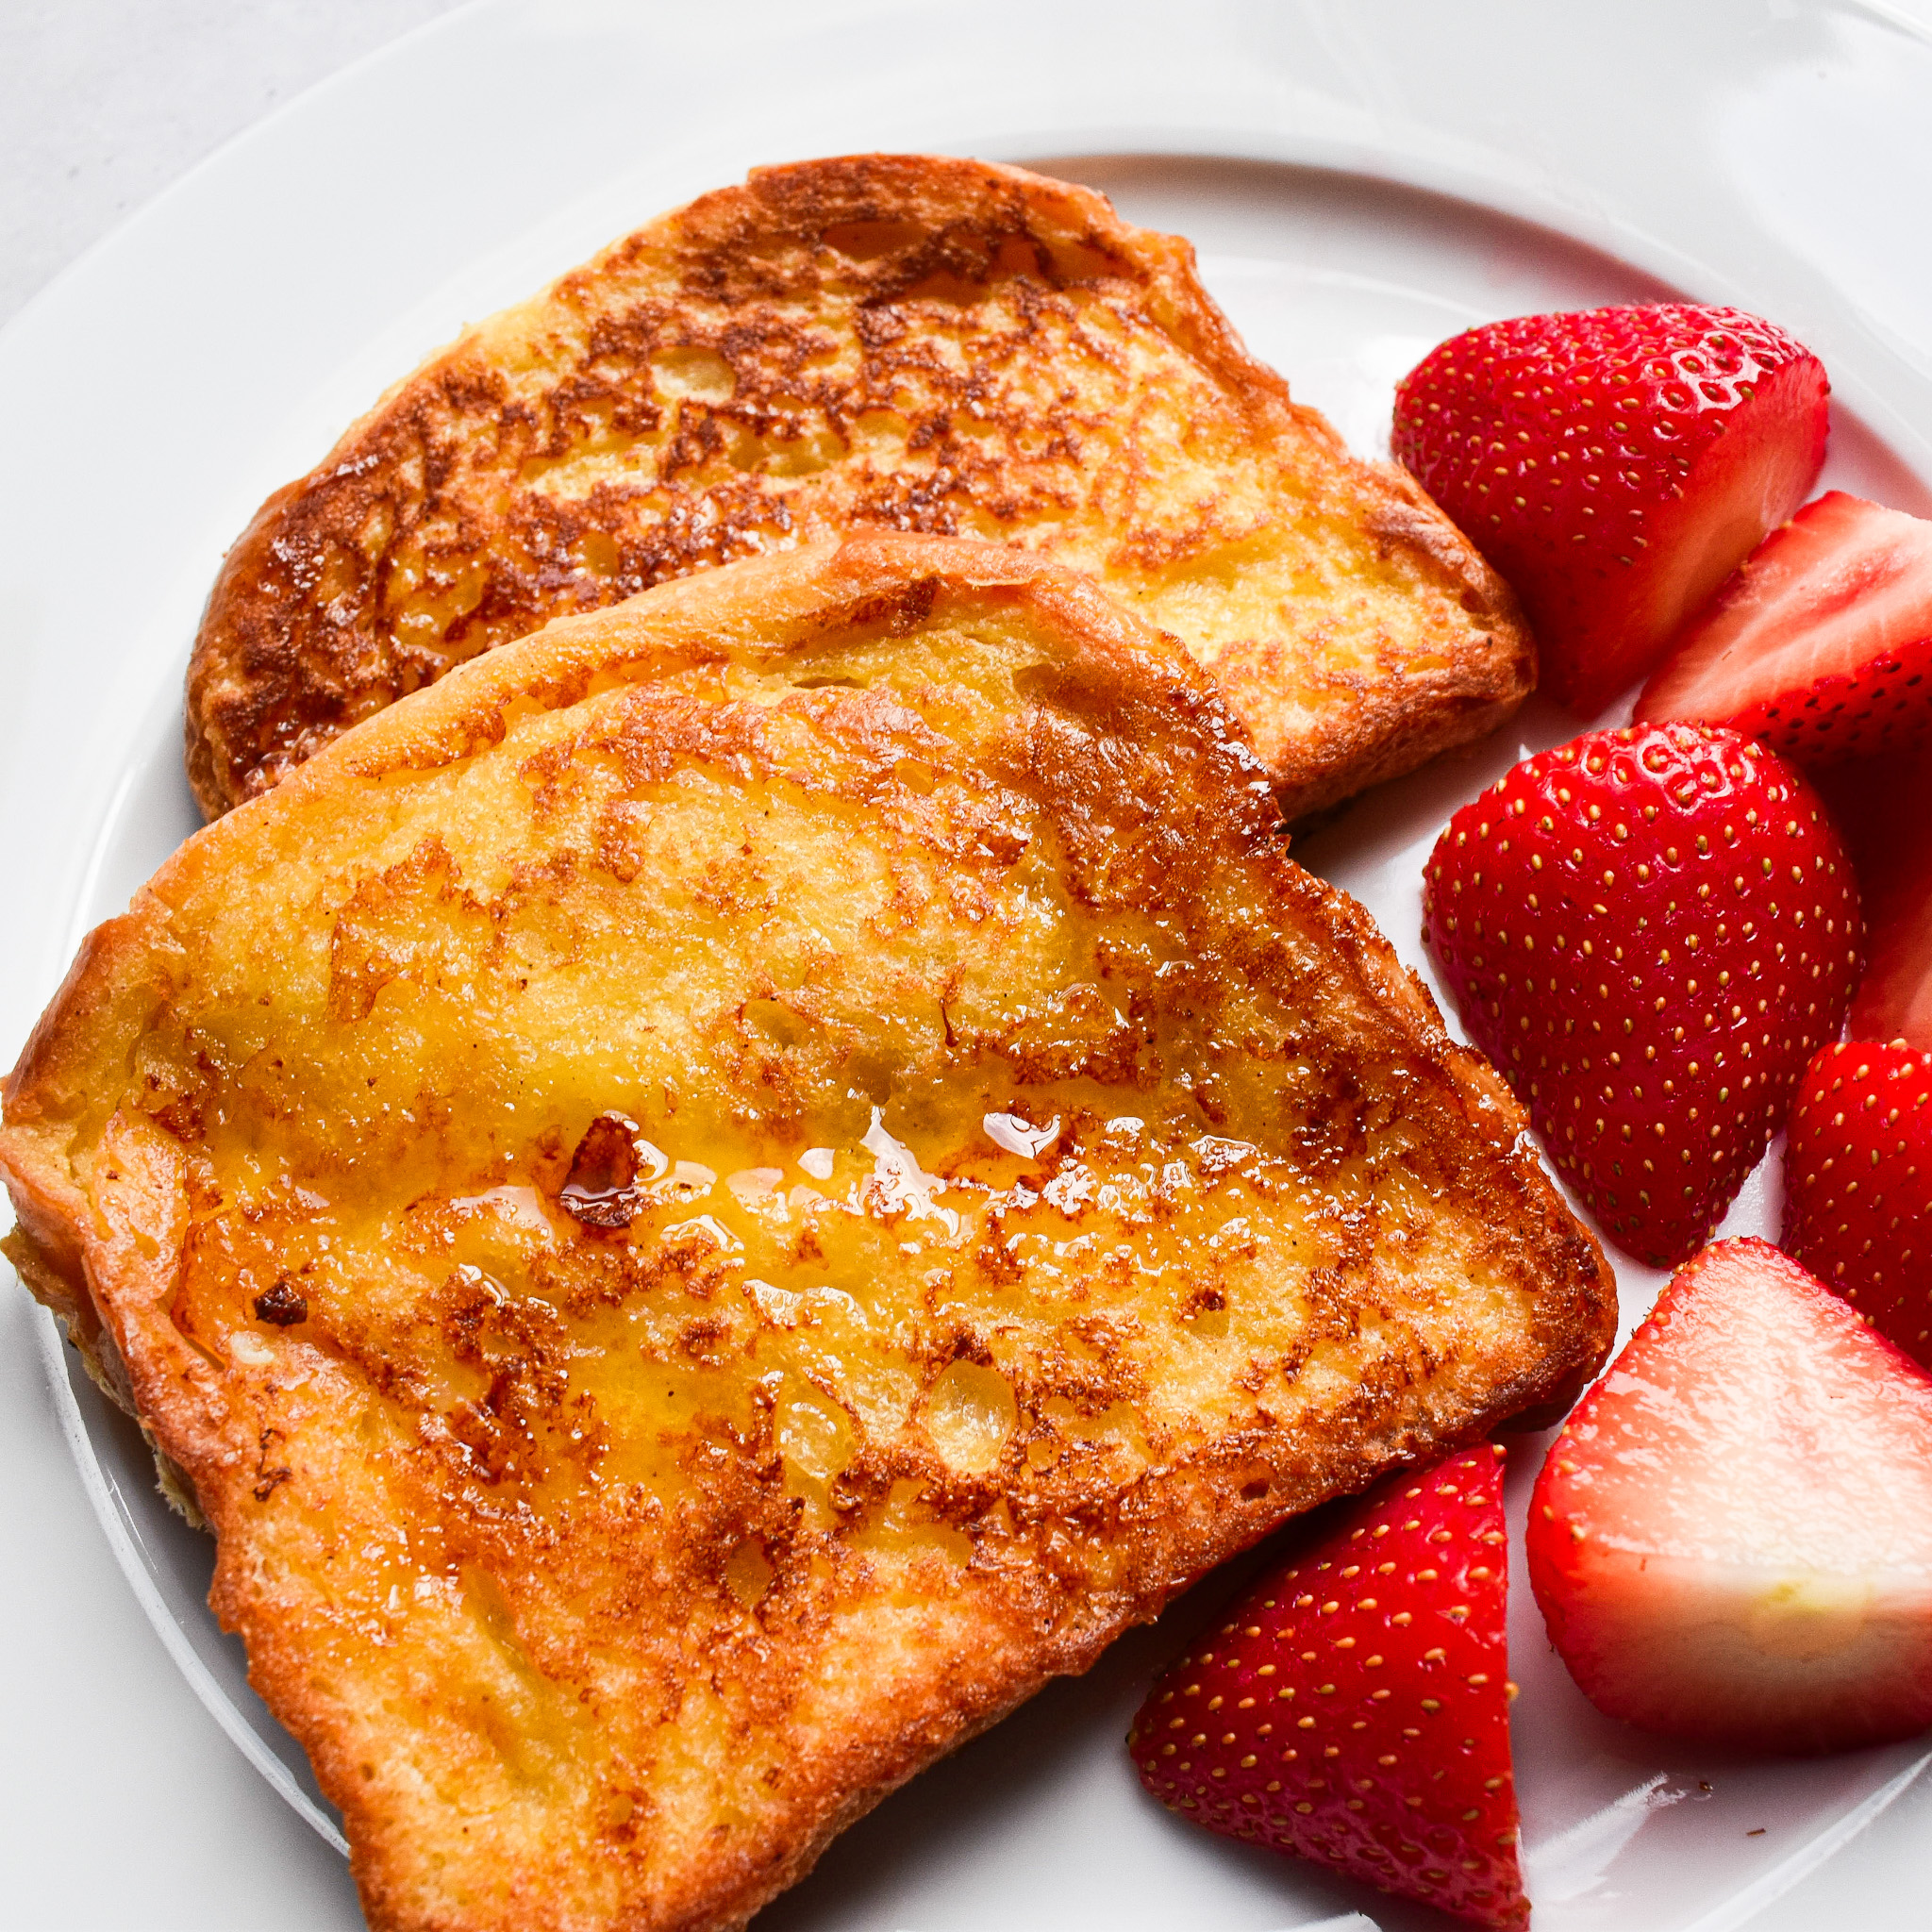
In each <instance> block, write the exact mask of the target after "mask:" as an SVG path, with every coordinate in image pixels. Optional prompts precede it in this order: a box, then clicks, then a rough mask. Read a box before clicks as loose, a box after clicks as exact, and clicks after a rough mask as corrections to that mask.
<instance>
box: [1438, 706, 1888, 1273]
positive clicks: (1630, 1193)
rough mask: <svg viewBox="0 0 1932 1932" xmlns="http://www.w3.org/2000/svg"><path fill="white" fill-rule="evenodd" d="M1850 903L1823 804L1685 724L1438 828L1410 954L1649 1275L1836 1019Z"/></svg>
mask: <svg viewBox="0 0 1932 1932" xmlns="http://www.w3.org/2000/svg"><path fill="white" fill-rule="evenodd" d="M1859 931H1860V928H1859V919H1858V895H1857V886H1856V884H1855V883H1854V880H1853V875H1852V868H1851V864H1850V861H1849V860H1848V859H1847V858H1846V856H1845V850H1844V846H1843V844H1842V842H1841V841H1840V838H1839V835H1838V833H1837V831H1836V830H1835V829H1834V827H1833V826H1832V824H1831V821H1830V819H1829V818H1828V817H1827V816H1826V814H1825V812H1824V807H1823V806H1822V805H1821V804H1820V802H1819V799H1818V796H1817V794H1816V793H1815V792H1814V791H1812V790H1811V788H1810V786H1809V785H1807V783H1806V781H1805V780H1804V778H1802V777H1801V776H1800V775H1799V774H1798V773H1796V772H1795V771H1793V770H1792V769H1791V767H1790V766H1789V765H1787V764H1786V763H1785V762H1784V761H1783V760H1782V759H1781V758H1778V757H1777V756H1776V755H1775V754H1774V753H1773V752H1770V751H1768V750H1766V749H1765V747H1764V746H1763V745H1761V744H1758V743H1757V742H1756V741H1753V740H1750V739H1745V738H1740V737H1739V736H1738V734H1737V733H1736V732H1732V731H1721V730H1715V729H1710V728H1707V727H1706V726H1702V725H1691V724H1654V725H1637V726H1631V727H1629V728H1628V729H1625V730H1622V731H1592V732H1587V733H1586V734H1585V735H1584V736H1583V737H1581V738H1578V739H1575V740H1573V741H1572V742H1570V743H1569V744H1566V745H1562V746H1560V747H1558V748H1557V750H1555V751H1547V752H1541V753H1539V754H1538V755H1537V756H1536V757H1535V758H1526V759H1524V762H1523V763H1522V764H1520V765H1518V766H1517V767H1516V768H1515V769H1514V770H1513V771H1511V772H1509V773H1508V774H1507V775H1506V776H1505V777H1503V778H1502V779H1501V780H1500V781H1499V782H1498V783H1497V784H1495V785H1493V786H1491V789H1490V790H1489V791H1485V792H1484V793H1483V794H1482V796H1481V797H1480V798H1478V799H1476V800H1475V801H1474V804H1471V805H1466V806H1464V807H1463V808H1462V809H1461V810H1460V811H1458V812H1457V814H1456V816H1455V817H1454V818H1453V819H1451V820H1450V822H1449V824H1448V827H1447V829H1446V830H1445V831H1444V832H1443V834H1442V836H1441V838H1440V839H1439V840H1438V841H1436V848H1435V851H1434V853H1433V854H1432V855H1431V856H1430V859H1429V864H1428V868H1427V872H1426V874H1425V878H1424V892H1423V939H1424V942H1425V943H1426V944H1427V945H1428V946H1429V947H1430V948H1431V949H1432V951H1433V952H1434V953H1435V956H1436V958H1437V960H1438V962H1439V963H1440V964H1441V969H1442V973H1443V976H1444V977H1445V978H1446V979H1447V981H1448V983H1449V987H1450V990H1451V991H1452V992H1453V994H1454V996H1455V999H1456V1003H1457V1007H1458V1008H1459V1009H1460V1011H1461V1014H1462V1018H1463V1024H1465V1025H1466V1026H1467V1028H1468V1029H1469V1034H1470V1037H1471V1038H1472V1039H1473V1040H1474V1041H1475V1043H1476V1044H1477V1045H1478V1046H1480V1047H1481V1048H1482V1049H1483V1050H1484V1051H1485V1052H1486V1053H1487V1054H1488V1055H1489V1056H1490V1058H1491V1059H1492V1060H1494V1061H1495V1063H1496V1065H1497V1067H1498V1068H1499V1069H1500V1071H1501V1072H1502V1074H1503V1075H1504V1077H1505V1078H1506V1079H1507V1080H1508V1082H1509V1084H1510V1086H1511V1087H1512V1088H1513V1089H1514V1090H1515V1091H1516V1094H1517V1097H1518V1098H1519V1099H1521V1100H1522V1101H1523V1102H1524V1104H1525V1105H1526V1106H1527V1107H1528V1108H1529V1110H1530V1116H1531V1118H1532V1120H1533V1121H1534V1122H1535V1124H1536V1127H1537V1131H1538V1132H1539V1133H1540V1134H1541V1137H1542V1141H1543V1144H1544V1146H1545V1148H1546V1149H1547V1150H1548V1152H1549V1156H1550V1158H1551V1159H1552V1160H1553V1161H1554V1162H1555V1164H1556V1166H1557V1170H1558V1171H1559V1172H1560V1173H1561V1174H1563V1176H1564V1177H1565V1178H1566V1179H1567V1180H1568V1181H1569V1182H1570V1183H1571V1185H1572V1186H1574V1188H1575V1189H1576V1190H1577V1191H1579V1192H1580V1193H1582V1194H1583V1195H1584V1196H1585V1197H1586V1198H1587V1199H1588V1201H1589V1203H1590V1206H1591V1212H1592V1213H1593V1214H1595V1216H1596V1217H1597V1220H1598V1221H1599V1222H1600V1223H1601V1224H1602V1225H1603V1227H1604V1229H1605V1231H1606V1232H1607V1234H1608V1235H1609V1236H1610V1238H1611V1239H1612V1240H1613V1241H1616V1242H1617V1244H1618V1245H1619V1246H1620V1247H1622V1248H1624V1250H1625V1251H1626V1252H1627V1253H1629V1254H1631V1255H1633V1256H1635V1257H1637V1258H1638V1259H1639V1260H1641V1261H1646V1262H1648V1263H1650V1264H1651V1265H1652V1266H1653V1267H1659V1268H1661V1267H1669V1266H1672V1265H1674V1263H1676V1262H1678V1261H1681V1260H1682V1259H1684V1257H1686V1256H1688V1255H1690V1254H1691V1252H1692V1251H1693V1250H1694V1249H1695V1248H1696V1247H1697V1246H1698V1245H1699V1244H1700V1243H1701V1242H1702V1241H1704V1239H1705V1237H1706V1236H1707V1234H1708V1233H1709V1232H1710V1230H1711V1228H1712V1227H1713V1226H1715V1224H1716V1223H1717V1221H1718V1218H1719V1216H1721V1215H1722V1214H1723V1213H1724V1209H1725V1208H1727V1207H1728V1206H1729V1205H1730V1202H1731V1200H1732V1198H1733V1196H1734V1195H1735V1194H1736V1193H1737V1191H1738V1189H1739V1188H1740V1186H1741V1185H1742V1184H1743V1180H1744V1177H1745V1175H1746V1174H1749V1173H1750V1172H1751V1170H1752V1169H1753V1168H1754V1167H1755V1166H1756V1165H1757V1162H1758V1160H1759V1158H1761V1157H1762V1155H1763V1153H1764V1150H1765V1148H1766V1146H1767V1145H1768V1144H1769V1143H1770V1141H1771V1137H1772V1136H1773V1135H1774V1133H1776V1131H1777V1130H1778V1128H1779V1126H1780V1125H1781V1124H1783V1122H1784V1117H1785V1113H1786V1110H1787V1108H1789V1106H1790V1098H1791V1094H1792V1091H1793V1090H1794V1089H1795V1088H1796V1086H1797V1083H1798V1079H1799V1076H1800V1075H1801V1074H1803V1072H1804V1070H1805V1063H1806V1062H1807V1060H1808V1059H1809V1058H1810V1057H1811V1056H1812V1054H1813V1053H1815V1052H1816V1051H1817V1049H1818V1048H1819V1046H1821V1045H1822V1044H1823V1043H1824V1041H1827V1040H1830V1039H1832V1038H1834V1037H1835V1036H1836V1035H1837V1033H1838V1031H1839V1027H1840V1024H1841V1023H1842V1021H1843V1019H1844V1014H1845V1007H1846V1004H1847V1002H1848V1000H1849V999H1850V996H1851V990H1852V984H1853V981H1854V979H1855V978H1856V976H1857V964H1858V945H1859Z"/></svg>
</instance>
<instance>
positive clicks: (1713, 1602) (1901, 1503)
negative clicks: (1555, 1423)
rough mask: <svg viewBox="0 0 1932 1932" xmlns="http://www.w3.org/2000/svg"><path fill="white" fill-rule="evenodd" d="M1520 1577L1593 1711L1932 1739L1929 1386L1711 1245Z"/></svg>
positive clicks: (1587, 1423)
mask: <svg viewBox="0 0 1932 1932" xmlns="http://www.w3.org/2000/svg"><path fill="white" fill-rule="evenodd" d="M1529 1575H1530V1582H1531V1585H1532V1587H1533V1588H1534V1589H1535V1591H1536V1599H1537V1602H1538V1604H1539V1605H1541V1608H1542V1613H1543V1618H1544V1621H1545V1622H1546V1623H1547V1624H1548V1625H1549V1631H1550V1636H1551V1638H1552V1639H1553V1640H1554V1641H1555V1642H1556V1646H1557V1650H1558V1651H1559V1652H1560V1653H1561V1654H1562V1657H1563V1661H1564V1662H1565V1663H1566V1664H1568V1665H1569V1667H1570V1672H1571V1674H1572V1675H1573V1676H1574V1678H1575V1679H1576V1681H1577V1683H1578V1684H1579V1685H1580V1686H1581V1687H1582V1689H1583V1691H1584V1693H1585V1695H1586V1696H1588V1697H1589V1698H1590V1700H1591V1703H1593V1704H1595V1705H1596V1706H1597V1707H1598V1708H1599V1709H1601V1710H1604V1711H1606V1712H1607V1713H1608V1714H1609V1715H1610V1716H1611V1717H1617V1718H1623V1719H1625V1720H1627V1721H1628V1722H1629V1723H1631V1724H1642V1725H1644V1726H1645V1727H1647V1728H1648V1729H1651V1730H1657V1731H1666V1732H1670V1733H1672V1734H1674V1735H1676V1736H1679V1737H1687V1738H1696V1739H1701V1740H1707V1741H1711V1742H1717V1743H1724V1744H1736V1745H1743V1746H1746V1747H1748V1748H1751V1749H1754V1750H1762V1751H1778V1752H1812V1751H1837V1750H1844V1749H1849V1748H1850V1747H1851V1746H1853V1745H1857V1744H1875V1743H1879V1742H1882V1741H1884V1740H1889V1739H1893V1738H1904V1737H1908V1736H1909V1735H1910V1734H1911V1733H1912V1732H1914V1731H1918V1730H1922V1729H1924V1726H1925V1725H1926V1724H1932V1377H1927V1376H1926V1375H1925V1374H1924V1373H1923V1372H1922V1371H1921V1370H1920V1369H1918V1368H1917V1367H1916V1366H1915V1365H1914V1364H1913V1363H1911V1362H1910V1361H1908V1360H1907V1358H1906V1357H1904V1356H1902V1355H1901V1354H1900V1353H1899V1352H1898V1350H1896V1349H1895V1348H1893V1347H1892V1346H1891V1345H1890V1343H1889V1342H1887V1341H1882V1340H1881V1339H1880V1338H1879V1337H1877V1336H1876V1335H1874V1334H1873V1333H1872V1331H1871V1330H1870V1329H1869V1328H1866V1327H1865V1326H1863V1325H1862V1324H1860V1323H1859V1321H1858V1319H1857V1316H1856V1315H1854V1314H1853V1313H1852V1311H1851V1310H1850V1309H1849V1308H1848V1307H1846V1306H1845V1304H1844V1303H1843V1302H1841V1301H1840V1300H1839V1299H1838V1297H1837V1296H1836V1295H1833V1294H1830V1293H1827V1292H1826V1291H1825V1290H1824V1289H1823V1288H1822V1287H1820V1286H1819V1284H1818V1283H1817V1282H1816V1281H1814V1280H1813V1279H1812V1278H1811V1277H1810V1276H1809V1275H1808V1274H1806V1273H1805V1271H1804V1270H1803V1269H1802V1268H1800V1267H1799V1266H1798V1265H1797V1263H1796V1262H1794V1261H1792V1260H1790V1259H1789V1258H1788V1257H1785V1256H1783V1255H1781V1254H1779V1253H1778V1251H1777V1250H1776V1249H1775V1248H1774V1247H1772V1246H1771V1245H1770V1244H1769V1243H1768V1242H1765V1241H1720V1242H1718V1243H1717V1244H1716V1245H1715V1246H1713V1247H1709V1248H1707V1249H1705V1251H1704V1252H1703V1253H1702V1254H1701V1255H1699V1256H1698V1257H1697V1258H1696V1259H1695V1260H1693V1261H1692V1262H1691V1264H1690V1265H1689V1266H1688V1267H1687V1268H1685V1269H1684V1270H1683V1271H1682V1273H1681V1274H1678V1276H1677V1277H1676V1279H1675V1280H1674V1281H1673V1282H1672V1283H1671V1285H1670V1287H1669V1288H1668V1289H1667V1290H1666V1291H1664V1294H1663V1297H1662V1299H1661V1300H1660V1301H1659V1302H1658V1303H1657V1308H1656V1310H1655V1312H1654V1313H1653V1314H1652V1315H1651V1317H1650V1319H1649V1320H1648V1321H1647V1322H1645V1323H1644V1324H1643V1325H1642V1327H1641V1328H1640V1329H1639V1330H1638V1331H1637V1333H1636V1334H1635V1335H1634V1336H1632V1337H1631V1339H1630V1342H1629V1345H1628V1346H1627V1347H1626V1348H1625V1349H1624V1352H1623V1354H1622V1355H1620V1356H1619V1357H1617V1359H1616V1361H1615V1362H1614V1363H1613V1364H1612V1365H1611V1368H1610V1372H1609V1374H1607V1375H1606V1376H1605V1377H1604V1379H1603V1380H1602V1381H1601V1382H1599V1383H1598V1384H1597V1386H1596V1387H1595V1388H1594V1389H1593V1390H1592V1391H1591V1392H1590V1394H1588V1395H1587V1396H1585V1398H1584V1399H1583V1401H1582V1403H1581V1404H1580V1405H1578V1407H1577V1408H1576V1410H1575V1412H1574V1414H1573V1415H1572V1417H1571V1418H1570V1421H1569V1423H1568V1424H1566V1426H1565V1427H1564V1430H1563V1433H1562V1434H1561V1435H1560V1436H1559V1437H1557V1441H1556V1443H1555V1444H1554V1446H1553V1447H1552V1448H1551V1450H1550V1454H1549V1459H1548V1460H1547V1461H1546V1462H1545V1463H1544V1465H1543V1469H1542V1474H1541V1475H1540V1476H1539V1477H1538V1478H1537V1486H1536V1491H1535V1495H1534V1498H1533V1500H1532V1502H1531V1505H1530V1526H1529Z"/></svg>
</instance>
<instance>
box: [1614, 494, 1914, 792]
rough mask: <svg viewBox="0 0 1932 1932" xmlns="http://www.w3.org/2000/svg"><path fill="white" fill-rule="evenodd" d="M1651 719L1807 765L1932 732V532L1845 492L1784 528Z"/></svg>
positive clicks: (1708, 626) (1657, 690) (1667, 679)
mask: <svg viewBox="0 0 1932 1932" xmlns="http://www.w3.org/2000/svg"><path fill="white" fill-rule="evenodd" d="M1637 715H1638V717H1639V718H1640V719H1662V718H1683V719H1689V720H1691V721H1692V722H1693V723H1700V724H1727V725H1729V726H1730V727H1731V729H1732V730H1734V731H1741V732H1743V733H1744V734H1745V736H1746V737H1749V738H1761V739H1763V741H1765V743H1767V744H1768V745H1770V746H1771V748H1772V749H1773V750H1774V751H1776V752H1781V753H1782V754H1783V755H1784V756H1785V757H1786V758H1796V759H1797V760H1798V761H1799V762H1800V763H1801V764H1807V765H1810V764H1822V763H1825V762H1828V761H1830V760H1833V759H1837V758H1846V757H1848V756H1850V755H1852V754H1854V753H1858V754H1869V753H1873V752H1881V751H1887V750H1890V749H1891V748H1892V747H1893V746H1894V745H1899V744H1906V743H1910V742H1912V741H1915V740H1916V739H1918V738H1920V737H1921V736H1923V735H1924V732H1925V731H1926V730H1927V728H1928V727H1932V523H1926V522H1925V521H1924V519H1923V518H1920V517H1911V516H1907V514H1906V513H1905V512H1904V511H1903V510H1898V509H1881V508H1879V506H1878V505H1877V504H1875V503H1867V502H1866V501H1865V500H1864V499H1863V498H1862V497H1858V496H1847V495H1846V494H1845V492H1844V491H1842V490H1832V491H1827V492H1826V493H1825V494H1824V495H1823V496H1821V497H1820V498H1819V499H1818V501H1817V502H1816V503H1807V505H1806V506H1805V508H1803V509H1801V510H1800V511H1799V512H1798V514H1797V515H1796V516H1794V517H1793V518H1792V519H1791V521H1790V523H1788V524H1786V525H1783V527H1782V528H1780V529H1776V530H1774V531H1773V532H1772V533H1771V535H1770V536H1769V537H1767V538H1766V539H1765V540H1764V541H1763V542H1762V543H1760V544H1759V545H1758V546H1757V549H1756V550H1754V551H1753V552H1752V553H1751V556H1750V558H1749V559H1748V560H1747V561H1746V562H1745V563H1744V564H1743V565H1742V566H1741V567H1740V569H1739V571H1738V573H1737V575H1735V576H1733V577H1732V578H1731V580H1730V581H1729V583H1727V584H1726V585H1724V589H1723V590H1722V591H1719V592H1718V595H1717V597H1716V599H1715V600H1714V601H1713V602H1712V603H1710V604H1709V605H1707V607H1706V608H1705V609H1704V610H1703V611H1702V612H1701V613H1700V614H1699V615H1697V616H1695V617H1693V618H1692V619H1691V623H1690V625H1688V626H1687V627H1686V628H1685V630H1684V631H1683V633H1682V635H1681V636H1680V637H1679V638H1678V640H1677V641H1676V642H1675V644H1674V645H1673V646H1672V648H1671V655H1670V656H1669V657H1668V658H1666V659H1665V660H1664V662H1663V663H1662V664H1661V665H1659V666H1658V667H1657V671H1656V672H1654V673H1653V674H1652V675H1651V679H1650V682H1649V683H1648V684H1646V685H1645V686H1644V687H1643V692H1642V695H1641V697H1639V699H1638V700H1637Z"/></svg>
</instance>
